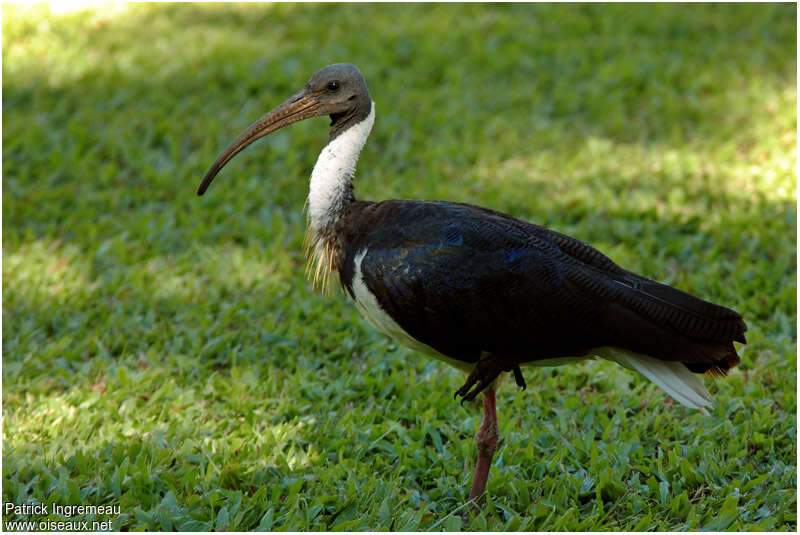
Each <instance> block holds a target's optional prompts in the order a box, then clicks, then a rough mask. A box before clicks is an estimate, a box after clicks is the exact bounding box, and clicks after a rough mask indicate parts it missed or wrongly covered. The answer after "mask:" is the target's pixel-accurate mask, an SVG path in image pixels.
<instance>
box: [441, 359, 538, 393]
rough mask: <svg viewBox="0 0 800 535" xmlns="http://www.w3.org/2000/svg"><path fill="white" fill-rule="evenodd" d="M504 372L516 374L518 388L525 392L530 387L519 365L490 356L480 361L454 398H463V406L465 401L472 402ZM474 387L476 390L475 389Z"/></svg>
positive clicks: (515, 379)
mask: <svg viewBox="0 0 800 535" xmlns="http://www.w3.org/2000/svg"><path fill="white" fill-rule="evenodd" d="M502 372H512V373H513V374H514V381H515V382H516V383H517V386H519V387H520V388H522V389H523V390H525V389H526V388H527V387H528V385H527V384H525V377H523V376H522V370H520V369H519V364H517V363H516V362H509V361H508V360H507V357H506V358H503V357H498V356H494V355H489V356H488V357H486V358H484V359H482V360H480V361H478V364H476V365H475V369H473V370H472V373H470V374H469V376H468V377H467V381H466V382H465V383H464V384H463V385H462V386H461V388H459V389H458V390H456V393H455V394H454V395H453V398H454V399H455V398H457V397H459V396H461V404H462V405H463V404H464V402H465V401H472V400H473V399H475V397H476V396H477V395H478V394H480V393H481V392H483V391H484V390H485V389H486V387H488V386H489V385H491V384H492V382H493V381H494V380H495V379H497V376H498V375H500V373H502ZM473 387H474V388H473Z"/></svg>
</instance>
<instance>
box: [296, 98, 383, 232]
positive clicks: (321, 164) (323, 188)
mask: <svg viewBox="0 0 800 535" xmlns="http://www.w3.org/2000/svg"><path fill="white" fill-rule="evenodd" d="M374 122H375V103H374V102H373V103H372V106H371V108H370V111H369V115H368V116H367V117H366V119H364V120H363V121H361V122H360V123H356V124H354V125H353V126H351V127H350V128H348V129H347V130H345V131H344V132H342V133H341V134H339V135H338V136H337V137H336V139H334V140H333V141H331V142H330V143H328V145H326V146H325V148H324V149H322V152H321V153H320V155H319V158H318V159H317V164H316V165H315V166H314V170H313V171H312V172H311V183H310V184H309V191H308V217H309V226H310V227H311V231H312V233H314V234H317V233H319V231H320V230H322V229H324V228H326V227H328V226H330V225H331V224H333V222H334V221H336V219H337V218H338V217H339V215H341V213H342V210H343V209H344V207H345V206H346V205H347V203H348V202H349V201H350V200H352V185H351V184H352V181H353V175H354V174H355V172H356V162H357V161H358V155H359V153H360V152H361V149H362V148H363V147H364V143H366V141H367V137H368V136H369V133H370V130H372V124H373V123H374Z"/></svg>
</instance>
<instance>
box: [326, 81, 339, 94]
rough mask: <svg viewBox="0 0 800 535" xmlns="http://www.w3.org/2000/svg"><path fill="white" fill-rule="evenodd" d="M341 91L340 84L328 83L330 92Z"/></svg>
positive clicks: (335, 82)
mask: <svg viewBox="0 0 800 535" xmlns="http://www.w3.org/2000/svg"><path fill="white" fill-rule="evenodd" d="M338 90H339V82H337V81H336V80H334V81H333V82H328V91H338Z"/></svg>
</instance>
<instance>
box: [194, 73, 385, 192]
mask: <svg viewBox="0 0 800 535" xmlns="http://www.w3.org/2000/svg"><path fill="white" fill-rule="evenodd" d="M371 108H372V100H371V99H370V96H369V91H368V90H367V83H366V82H365V81H364V77H363V76H362V75H361V71H359V70H358V67H356V66H355V65H353V64H351V63H334V64H333V65H328V66H327V67H325V68H323V69H320V70H319V71H317V72H315V73H314V75H313V76H312V77H311V79H310V80H309V81H308V83H307V84H306V85H305V87H303V89H301V90H300V91H299V92H297V93H295V94H294V95H292V96H291V97H289V98H287V99H286V100H285V101H283V102H282V103H281V104H279V105H278V106H277V107H276V108H275V109H273V110H272V111H271V112H269V113H267V114H266V115H264V116H263V117H261V118H260V119H259V120H257V121H256V122H255V123H253V124H251V125H250V126H249V127H248V128H247V129H246V130H245V131H244V132H242V133H241V134H240V135H239V137H237V138H236V139H234V140H233V141H232V142H231V144H230V145H228V147H227V148H226V149H225V150H224V151H222V153H221V154H220V155H219V156H218V157H217V159H216V160H215V161H214V163H213V164H212V165H211V168H210V169H209V170H208V172H207V173H206V175H205V176H204V177H203V181H202V182H201V183H200V187H199V188H198V190H197V194H198V195H202V194H203V193H205V191H206V189H208V186H209V185H210V184H211V181H212V180H214V177H215V176H217V174H218V173H219V172H220V171H221V170H222V168H223V167H224V166H225V164H227V163H228V162H229V161H231V160H232V159H233V157H234V156H236V155H237V154H239V153H240V152H241V151H242V150H244V149H245V147H247V146H248V145H250V144H251V143H252V142H254V141H255V140H257V139H259V138H261V137H264V136H266V135H267V134H269V133H271V132H274V131H275V130H278V129H279V128H283V127H284V126H286V125H289V124H292V123H296V122H297V121H302V120H303V119H308V118H309V117H314V116H317V115H329V116H330V118H331V131H330V136H329V138H330V140H333V139H334V138H336V136H338V135H339V134H340V133H342V132H344V131H345V130H346V129H347V128H348V127H349V126H351V125H352V124H355V123H358V122H360V121H362V120H364V119H365V118H366V117H367V116H368V115H369V112H370V110H371Z"/></svg>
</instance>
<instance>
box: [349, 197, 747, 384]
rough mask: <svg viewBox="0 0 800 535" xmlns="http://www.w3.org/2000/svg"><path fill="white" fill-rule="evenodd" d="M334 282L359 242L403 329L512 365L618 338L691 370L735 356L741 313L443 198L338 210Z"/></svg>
mask: <svg viewBox="0 0 800 535" xmlns="http://www.w3.org/2000/svg"><path fill="white" fill-rule="evenodd" d="M335 234H336V235H337V236H338V240H339V243H340V248H339V255H340V261H339V262H338V264H339V265H341V266H343V268H342V269H341V281H342V285H343V286H344V287H345V288H346V289H347V291H348V292H349V293H350V295H351V296H352V295H353V289H352V277H353V260H354V257H355V255H356V252H357V251H361V250H363V249H365V248H366V249H367V251H368V252H367V254H366V256H365V257H364V260H363V261H362V264H361V266H362V273H363V277H364V281H365V282H366V284H367V286H368V288H369V290H370V291H371V292H372V293H373V294H375V296H376V297H377V299H378V302H379V303H380V305H381V306H382V307H383V309H384V310H386V312H387V313H388V314H389V315H390V316H391V317H392V318H394V319H395V320H396V321H397V322H398V323H399V324H400V326H401V327H403V329H404V330H405V331H407V332H408V333H409V334H410V335H411V336H413V337H414V338H415V339H417V340H419V341H420V342H423V343H425V344H427V345H429V346H431V347H433V348H434V349H436V350H437V351H438V352H440V353H442V354H444V355H447V356H449V357H452V358H454V359H458V360H462V361H466V362H477V361H478V360H479V359H480V356H481V353H482V352H489V353H503V354H505V355H508V356H511V357H513V360H514V362H516V363H518V364H522V363H526V362H530V361H534V360H540V359H551V358H558V357H568V356H583V355H586V354H587V353H589V352H590V351H591V350H592V349H594V348H598V347H603V346H615V347H622V348H625V349H629V350H631V351H634V352H637V353H644V354H647V355H650V356H653V357H656V358H659V359H662V360H669V361H680V362H683V363H685V364H686V365H687V366H688V367H689V369H690V370H692V371H695V372H699V373H702V372H706V371H708V372H710V373H713V374H721V375H724V374H725V373H726V372H727V370H728V369H730V368H731V367H733V366H735V365H736V364H738V362H739V357H738V356H737V354H736V350H735V349H734V347H733V344H732V342H733V341H734V340H735V341H739V342H743V343H744V342H745V338H744V332H745V330H747V327H746V326H745V324H744V321H743V320H742V317H741V316H740V315H739V314H737V313H736V312H734V311H733V310H730V309H728V308H724V307H721V306H718V305H714V304H712V303H709V302H707V301H703V300H701V299H698V298H697V297H694V296H692V295H689V294H687V293H685V292H681V291H680V290H676V289H674V288H671V287H669V286H666V285H664V284H660V283H658V282H655V281H652V280H650V279H647V278H644V277H641V276H639V275H636V274H635V273H631V272H630V271H626V270H624V269H622V268H620V267H619V266H617V265H616V264H615V263H613V262H612V261H611V260H610V259H609V258H608V257H606V256H604V255H603V254H602V253H600V252H599V251H597V250H596V249H594V248H592V247H591V246H589V245H587V244H585V243H582V242H579V241H577V240H575V239H573V238H570V237H569V236H565V235H563V234H559V233H557V232H554V231H552V230H549V229H547V228H544V227H541V226H538V225H533V224H531V223H527V222H525V221H521V220H519V219H516V218H513V217H511V216H509V215H506V214H502V213H500V212H495V211H493V210H487V209H485V208H480V207H477V206H471V205H467V204H458V203H450V202H438V201H434V202H425V201H405V200H391V201H383V202H378V203H372V202H364V201H357V202H354V203H352V204H351V205H350V206H349V207H348V209H347V211H346V212H345V213H344V214H343V216H342V218H341V220H340V223H339V224H338V226H337V230H336V232H335Z"/></svg>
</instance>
